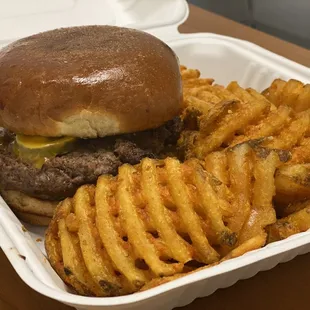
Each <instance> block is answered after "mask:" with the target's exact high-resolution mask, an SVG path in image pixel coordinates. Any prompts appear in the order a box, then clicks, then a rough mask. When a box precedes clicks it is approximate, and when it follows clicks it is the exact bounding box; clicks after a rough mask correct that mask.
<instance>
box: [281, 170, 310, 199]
mask: <svg viewBox="0 0 310 310" xmlns="http://www.w3.org/2000/svg"><path fill="white" fill-rule="evenodd" d="M275 185H276V197H275V201H276V202H277V204H280V205H288V204H289V203H292V202H297V201H300V200H305V199H310V164H303V165H301V164H300V165H292V166H291V165H288V166H283V167H281V168H279V169H278V170H277V172H276V175H275Z"/></svg>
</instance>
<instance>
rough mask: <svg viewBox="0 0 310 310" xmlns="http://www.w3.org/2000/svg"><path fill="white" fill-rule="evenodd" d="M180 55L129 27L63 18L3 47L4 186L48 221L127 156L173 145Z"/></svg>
mask: <svg viewBox="0 0 310 310" xmlns="http://www.w3.org/2000/svg"><path fill="white" fill-rule="evenodd" d="M181 105H182V85H181V77H180V71H179V63H178V59H177V57H176V55H175V54H174V52H173V51H172V50H171V49H170V48H169V47H168V46H167V45H166V44H165V43H163V42H162V41H160V40H159V39H157V38H155V37H154V36H152V35H150V34H147V33H144V32H142V31H137V30H133V29H128V28H120V27H111V26H85V27H72V28H62V29H56V30H52V31H47V32H43V33H39V34H36V35H33V36H30V37H27V38H23V39H21V40H18V41H16V42H14V43H12V44H10V45H8V46H7V47H5V48H3V49H2V50H1V51H0V127H1V129H0V194H1V196H2V197H3V199H4V200H5V201H6V202H7V204H8V205H9V206H10V207H11V208H12V210H13V211H14V212H15V213H16V214H17V216H19V217H20V218H21V219H22V220H24V221H27V222H30V223H32V224H38V225H47V224H48V222H49V220H50V218H51V217H52V215H53V211H54V209H55V207H56V206H57V204H58V202H59V201H60V200H62V199H64V198H66V197H70V196H73V195H74V193H75V191H76V189H77V188H78V187H79V186H81V185H82V184H86V183H95V182H96V180H97V178H98V177H99V176H100V175H102V174H116V173H117V170H118V167H119V166H120V165H122V164H123V163H130V164H136V163H138V162H139V161H140V160H141V159H142V158H144V157H153V158H161V157H164V156H166V155H167V154H171V152H172V153H173V152H175V145H176V141H177V139H178V137H179V134H180V130H181V122H180V120H179V118H178V115H179V113H180V109H181Z"/></svg>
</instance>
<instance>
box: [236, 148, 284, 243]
mask: <svg viewBox="0 0 310 310" xmlns="http://www.w3.org/2000/svg"><path fill="white" fill-rule="evenodd" d="M279 162H280V161H279V157H278V154H277V153H276V152H270V154H269V155H268V156H267V157H266V158H258V159H257V160H256V161H255V163H254V168H253V174H254V178H255V181H254V186H253V198H252V206H251V212H250V215H249V217H248V219H247V220H246V222H245V224H244V225H243V228H242V231H241V233H240V236H239V243H240V244H242V243H243V242H245V241H247V240H249V239H251V238H253V237H255V236H260V235H262V234H264V229H265V227H266V226H267V225H270V224H273V223H275V221H276V220H277V219H276V212H275V210H274V207H273V204H272V199H273V196H274V195H275V184H274V174H275V170H276V168H277V166H278V164H279Z"/></svg>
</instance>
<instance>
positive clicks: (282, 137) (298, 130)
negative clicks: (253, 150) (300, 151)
mask: <svg viewBox="0 0 310 310" xmlns="http://www.w3.org/2000/svg"><path fill="white" fill-rule="evenodd" d="M309 125H310V117H309V114H308V113H307V112H303V113H300V114H299V115H298V117H297V118H296V119H295V120H293V121H292V122H291V124H290V125H289V126H288V127H287V128H285V129H284V130H282V131H281V133H280V134H279V135H278V136H276V137H273V138H272V139H271V140H269V141H267V142H266V143H264V146H266V147H269V148H273V149H284V150H289V149H291V148H292V147H294V146H295V145H296V144H297V143H299V142H300V141H301V140H302V139H303V137H304V136H305V134H306V132H307V130H308V128H309Z"/></svg>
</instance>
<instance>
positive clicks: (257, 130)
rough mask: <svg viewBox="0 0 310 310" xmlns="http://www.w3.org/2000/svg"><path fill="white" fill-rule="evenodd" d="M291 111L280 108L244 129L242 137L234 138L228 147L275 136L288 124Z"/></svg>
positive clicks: (285, 107) (286, 108) (284, 107)
mask: <svg viewBox="0 0 310 310" xmlns="http://www.w3.org/2000/svg"><path fill="white" fill-rule="evenodd" d="M291 112H292V110H291V108H289V107H287V106H280V107H279V108H278V109H276V110H275V111H273V112H271V113H270V114H269V115H268V116H267V117H266V118H264V119H262V120H261V121H260V122H259V123H258V124H257V125H250V126H248V127H247V128H246V129H245V132H244V134H243V135H240V136H236V137H235V138H234V139H233V140H232V141H231V142H230V145H231V146H233V145H236V144H239V143H242V142H245V141H248V140H253V139H259V138H263V137H269V136H274V135H277V134H279V133H280V132H281V130H282V129H283V128H285V126H286V125H287V124H288V123H289V122H290V114H291Z"/></svg>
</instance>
